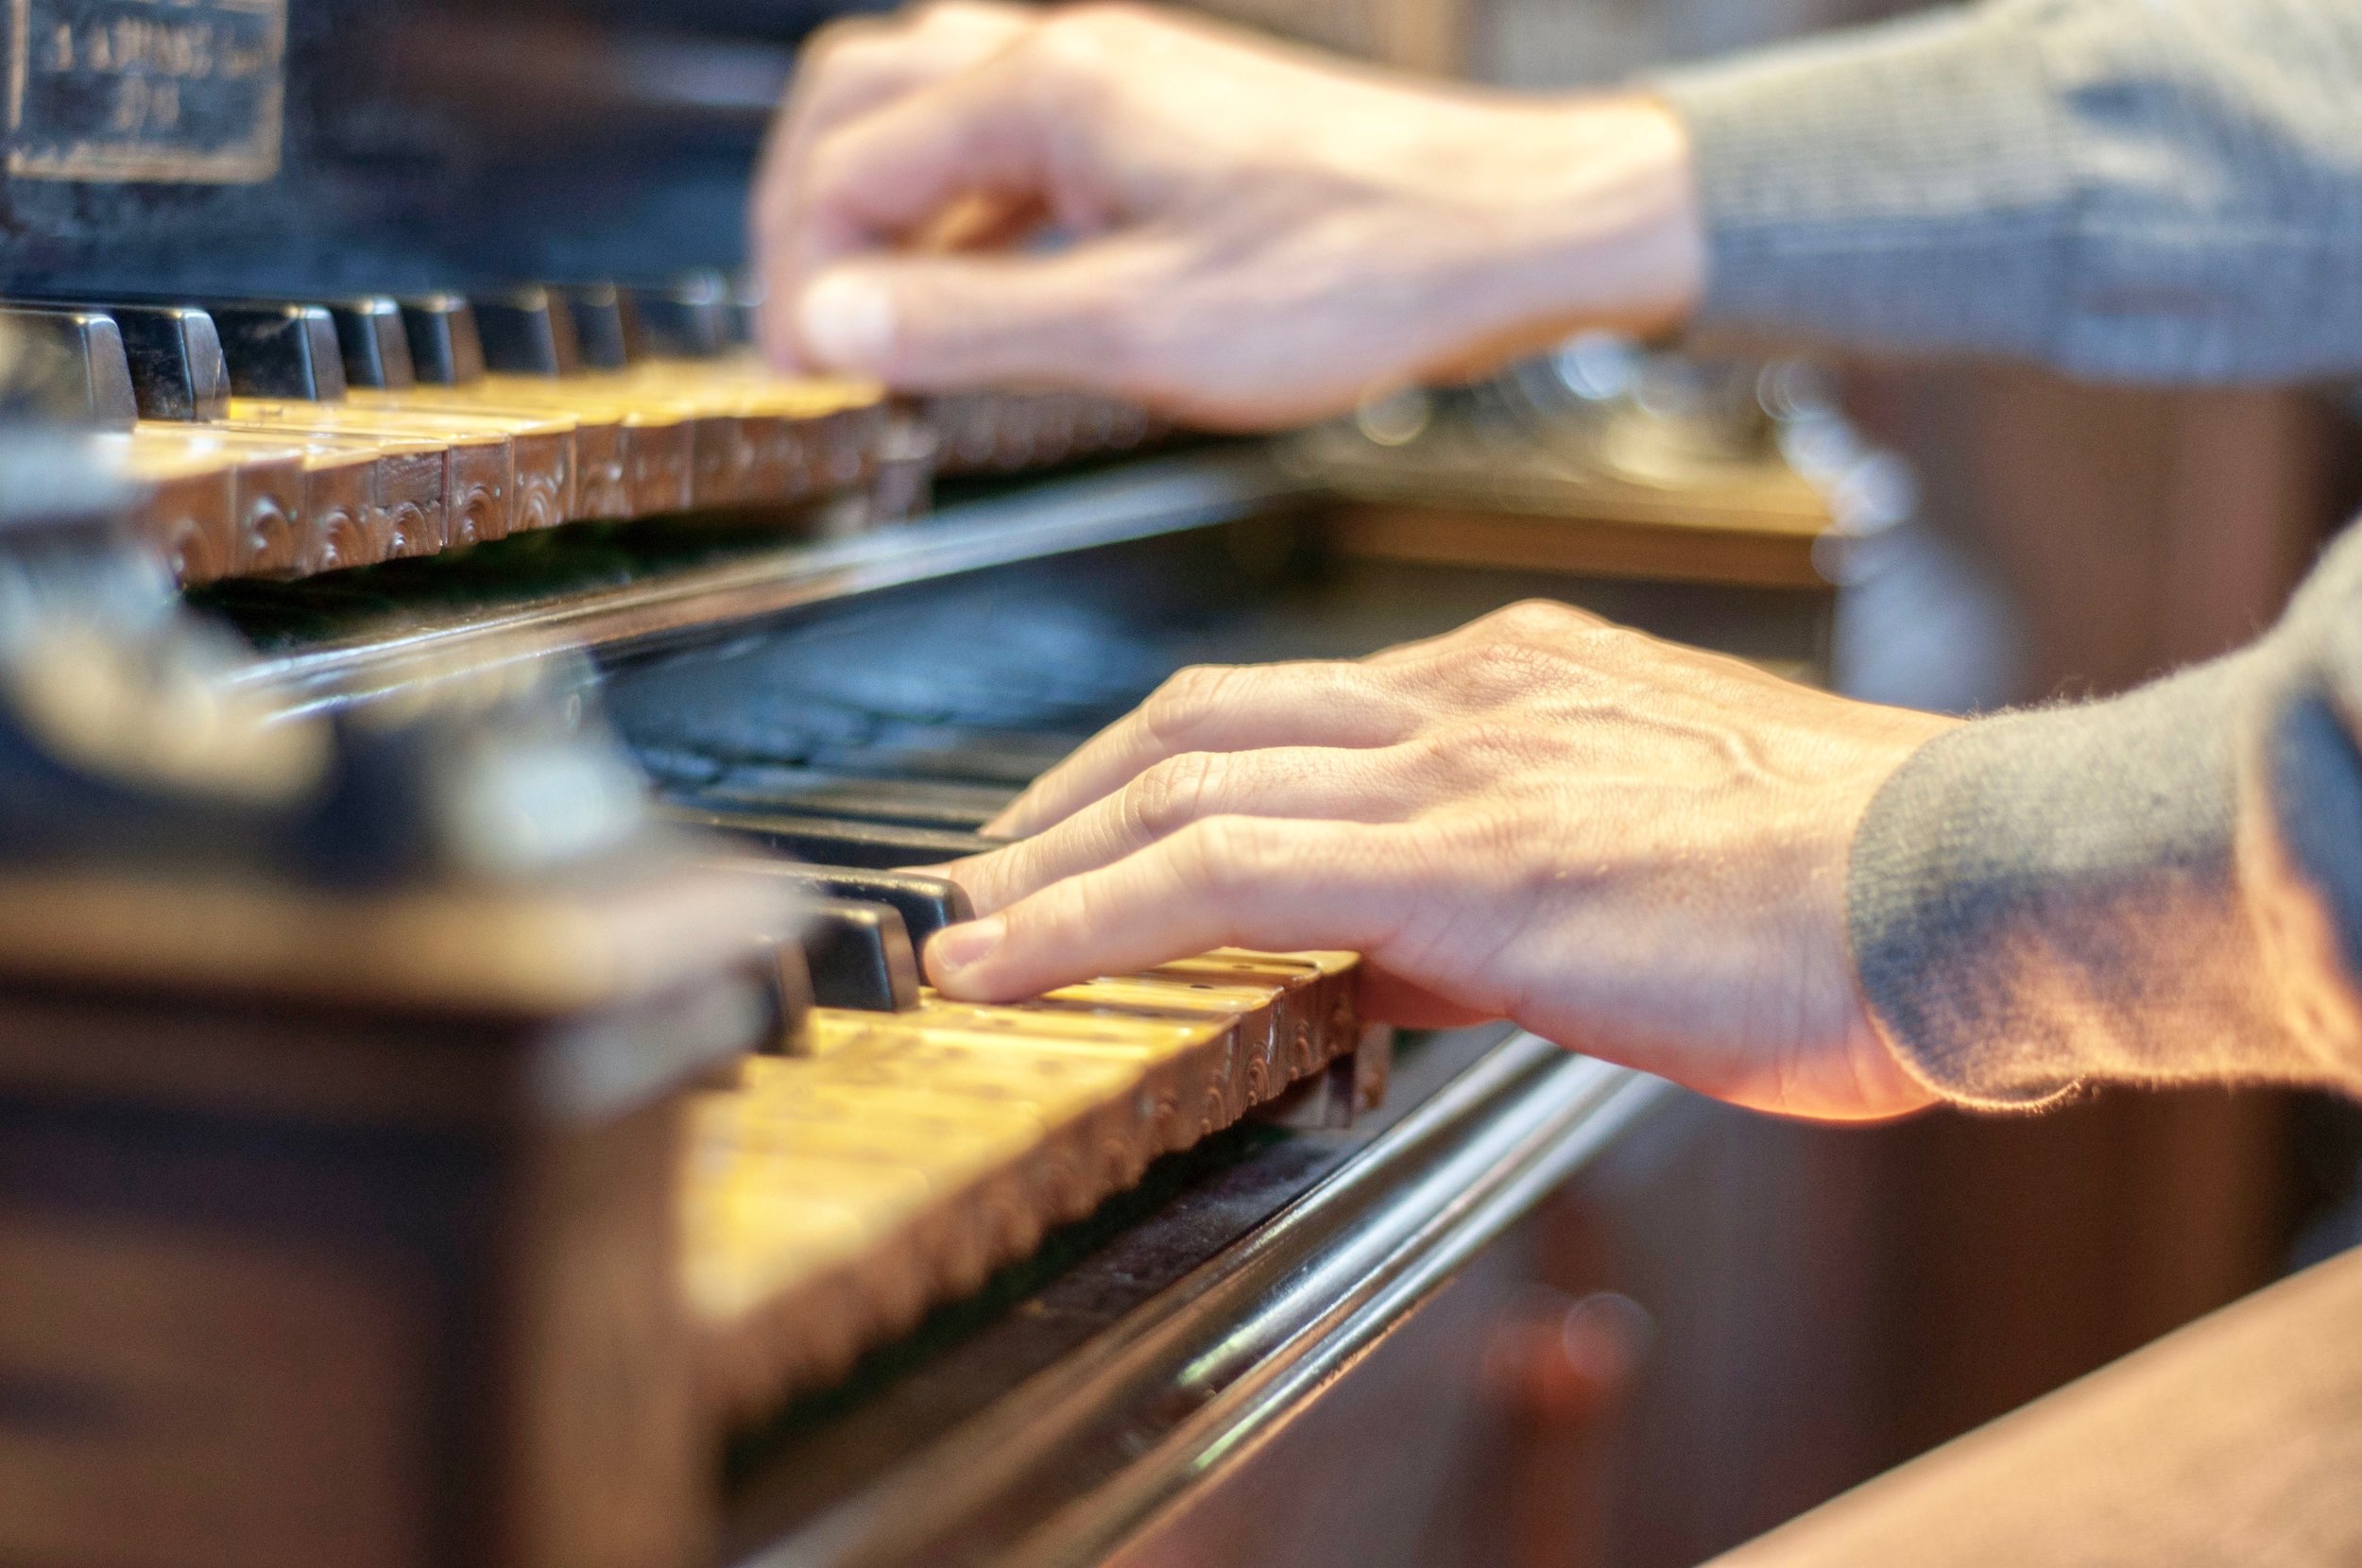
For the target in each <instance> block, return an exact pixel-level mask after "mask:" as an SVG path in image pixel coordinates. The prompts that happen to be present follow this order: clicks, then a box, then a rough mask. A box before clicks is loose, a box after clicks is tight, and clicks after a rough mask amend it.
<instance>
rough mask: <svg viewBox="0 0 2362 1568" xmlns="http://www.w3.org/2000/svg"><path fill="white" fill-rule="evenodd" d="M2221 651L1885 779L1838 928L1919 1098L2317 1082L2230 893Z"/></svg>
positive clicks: (2236, 708)
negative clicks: (2233, 1080)
mask: <svg viewBox="0 0 2362 1568" xmlns="http://www.w3.org/2000/svg"><path fill="white" fill-rule="evenodd" d="M2265 669H2266V665H2265V663H2264V661H2263V656H2262V655H2261V654H2258V653H2251V654H2247V655H2241V656H2234V657H2233V658H2229V659H2224V660H2221V661H2218V662H2217V663H2216V664H2212V665H2208V666H2204V667H2201V668H2200V669H2199V670H2196V671H2193V672H2191V673H2187V674H2184V675H2182V676H2178V677H2176V678H2174V679H2172V680H2168V681H2164V682H2161V683H2159V684H2157V685H2155V686H2152V687H2148V688H2147V689H2145V690H2141V691H2139V692H2136V693H2134V694H2133V695H2131V696H2130V697H2123V698H2118V699H2116V700H2114V701H2112V702H2105V703H2095V704H2090V705H2086V706H2081V707H2060V708H2051V709H2046V710H2041V711H2035V712H2029V713H2021V714H2011V715H2004V716H2001V717H1997V718H1993V719H1986V720H1981V721H1978V722H1977V723H1976V724H1969V725H1966V726H1965V727H1963V728H1961V729H1959V730H1955V731H1953V732H1952V733H1951V734H1949V735H1946V736H1943V737H1942V738H1940V739H1938V740H1937V741H1932V742H1930V743H1929V744H1928V745H1927V746H1926V747H1925V748H1924V749H1922V750H1921V751H1920V753H1919V754H1918V755H1917V756H1915V757H1913V758H1911V759H1910V760H1909V761H1908V762H1907V763H1906V764H1905V765H1904V766H1903V767H1902V768H1901V769H1900V770H1899V771H1898V772H1897V773H1896V774H1895V775H1894V776H1893V777H1892V778H1891V779H1889V780H1888V781H1887V784H1886V786H1885V787H1884V788H1883V789H1881V790H1880V792H1879V793H1878V795H1877V798H1876V799H1875V800H1874V801H1873V802H1872V804H1871V809H1870V811H1869V813H1868V815H1867V816H1866V817H1865V818H1864V820H1863V823H1862V826H1861V827H1860V829H1859V831H1858V832H1857V834H1856V836H1855V840H1854V845H1853V861H1852V868H1851V872H1850V875H1849V878H1848V886H1847V903H1848V911H1847V914H1848V927H1849V934H1850V935H1851V938H1852V941H1853V947H1854V961H1855V966H1856V972H1857V975H1858V976H1859V978H1860V980H1861V984H1862V989H1863V993H1864V995H1865V997H1867V999H1868V1000H1869V1002H1870V1005H1871V1008H1872V1010H1873V1011H1874V1013H1875V1014H1876V1015H1877V1018H1878V1020H1879V1022H1880V1024H1881V1025H1882V1026H1883V1027H1884V1028H1885V1029H1886V1031H1887V1032H1888V1034H1889V1035H1890V1036H1891V1038H1892V1039H1893V1040H1894V1042H1895V1044H1896V1045H1897V1046H1898V1047H1899V1048H1901V1049H1902V1050H1903V1052H1904V1053H1905V1055H1906V1057H1907V1058H1908V1060H1909V1062H1910V1063H1911V1065H1913V1066H1914V1067H1916V1068H1917V1070H1918V1071H1919V1072H1920V1074H1921V1075H1922V1076H1923V1077H1925V1078H1926V1081H1927V1082H1929V1083H1930V1084H1931V1085H1932V1086H1933V1087H1935V1088H1936V1089H1937V1090H1939V1091H1940V1092H1942V1093H1943V1094H1944V1095H1946V1096H1948V1097H1950V1098H1951V1099H1955V1100H1958V1101H1960V1102H1963V1103H1967V1104H1972V1105H1981V1106H1988V1107H1994V1108H2018V1109H2023V1108H2026V1107H2029V1106H2034V1105H2039V1104H2042V1103H2044V1102H2045V1101H2046V1100H2048V1099H2053V1098H2055V1097H2057V1096H2059V1095H2061V1094H2062V1093H2066V1092H2068V1091H2070V1090H2072V1089H2073V1088H2074V1087H2075V1085H2076V1084H2078V1083H2079V1082H2082V1081H2085V1080H2102V1079H2104V1080H2120V1081H2139V1082H2173V1081H2188V1080H2196V1079H2203V1078H2220V1077H2249V1078H2274V1079H2288V1080H2300V1079H2314V1080H2318V1079H2319V1077H2320V1076H2321V1069H2320V1066H2319V1063H2318V1062H2316V1061H2313V1060H2312V1059H2310V1058H2309V1057H2308V1056H2307V1055H2306V1053H2305V1052H2304V1051H2303V1050H2302V1048H2301V1047H2299V1046H2298V1045H2297V1043H2296V1042H2294V1041H2291V1040H2289V1039H2287V1038H2286V1036H2285V1031H2284V1030H2283V1029H2282V1027H2281V1024H2280V1021H2279V1019H2280V1008H2279V1003H2278V1000H2277V998H2276V997H2274V996H2273V995H2272V993H2271V985H2270V980H2269V977H2268V974H2267V972H2266V965H2265V963H2264V962H2263V955H2262V952H2261V949H2260V946H2259V945H2258V941H2257V937H2256V933H2255V931H2254V930H2253V929H2252V928H2251V922H2250V921H2249V919H2248V916H2247V912H2246V909H2245V905H2244V902H2243V900H2242V898H2241V895H2240V891H2239V883H2238V871H2237V865H2236V854H2235V847H2234V829H2235V815H2236V810H2237V801H2238V787H2237V776H2236V771H2235V768H2234V757H2235V756H2236V749H2237V742H2236V741H2235V740H2234V730H2235V729H2236V727H2237V719H2238V716H2239V715H2240V713H2241V712H2242V709H2243V708H2245V707H2248V705H2249V704H2251V702H2252V700H2253V698H2254V697H2255V696H2256V694H2257V692H2258V688H2259V683H2260V681H2261V680H2262V677H2263V673H2264V671H2265Z"/></svg>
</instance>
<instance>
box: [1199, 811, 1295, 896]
mask: <svg viewBox="0 0 2362 1568" xmlns="http://www.w3.org/2000/svg"><path fill="white" fill-rule="evenodd" d="M1180 838H1181V840H1183V841H1186V843H1185V844H1183V853H1184V855H1185V857H1186V859H1185V861H1184V864H1185V867H1186V870H1187V874H1188V876H1189V879H1190V883H1191V884H1192V885H1193V886H1195V887H1196V888H1198V889H1199V890H1200V891H1201V892H1203V893H1205V894H1206V895H1208V896H1210V897H1212V898H1214V899H1215V900H1216V901H1217V902H1222V901H1227V900H1230V899H1234V898H1236V897H1238V896H1240V895H1242V894H1245V893H1248V892H1250V891H1252V890H1253V889H1254V888H1256V887H1257V886H1258V884H1260V882H1261V881H1262V879H1263V878H1264V877H1265V876H1266V875H1267V874H1268V872H1269V870H1270V867H1271V863H1272V860H1273V855H1274V843H1273V838H1272V833H1271V830H1270V828H1269V827H1266V826H1265V825H1264V824H1262V823H1259V822H1258V821H1256V820H1255V819H1254V818H1252V817H1234V816H1223V817H1205V818H1202V819H1200V820H1199V821H1197V822H1195V823H1193V824H1191V825H1190V827H1188V828H1186V829H1184V830H1183V832H1182V834H1181V835H1180Z"/></svg>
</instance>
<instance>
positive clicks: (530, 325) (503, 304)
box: [470, 285, 583, 376]
mask: <svg viewBox="0 0 2362 1568" xmlns="http://www.w3.org/2000/svg"><path fill="white" fill-rule="evenodd" d="M470 303H471V304H473V305H474V306H475V324H476V332H477V333H478V335H480V336H481V337H482V338H483V339H484V363H485V366H487V367H488V368H489V369H493V370H502V371H506V372H509V373H511V374H514V375H521V376H572V375H575V374H578V373H579V372H580V371H581V369H582V367H583V363H582V346H581V344H580V343H578V342H577V341H576V340H575V337H574V318H573V313H572V312H570V311H568V310H567V309H566V307H565V305H564V303H563V302H562V301H560V300H559V299H558V298H556V296H554V295H553V294H551V292H550V291H549V290H548V289H545V288H542V287H540V286H539V285H534V286H531V287H527V288H521V289H511V290H509V291H508V292H507V293H505V294H483V295H477V296H475V297H473V298H472V299H471V301H470Z"/></svg>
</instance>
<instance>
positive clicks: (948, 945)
mask: <svg viewBox="0 0 2362 1568" xmlns="http://www.w3.org/2000/svg"><path fill="white" fill-rule="evenodd" d="M1005 925H1006V923H1005V922H1003V921H1002V920H1001V917H1000V916H999V915H997V914H988V915H986V916H984V918H983V919H982V920H970V921H968V922H967V924H965V925H960V926H948V927H946V928H944V929H942V930H940V931H938V932H936V933H935V939H934V940H933V942H931V943H929V944H927V963H928V967H929V968H931V969H933V970H934V971H935V973H936V974H937V975H938V976H946V975H954V974H957V973H959V972H960V971H961V970H963V969H967V968H972V967H974V966H975V965H976V964H979V963H983V962H984V960H985V959H988V958H990V957H991V956H992V954H993V950H994V949H995V948H997V947H999V946H1001V937H1002V935H1003V934H1005Z"/></svg>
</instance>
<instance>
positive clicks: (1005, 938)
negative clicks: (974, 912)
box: [926, 604, 1957, 1118]
mask: <svg viewBox="0 0 2362 1568" xmlns="http://www.w3.org/2000/svg"><path fill="white" fill-rule="evenodd" d="M1955 723H1957V721H1955V720H1951V719H1945V718H1940V717H1936V716H1932V715H1928V714H1922V713H1912V712H1907V711H1904V710H1902V709H1897V708H1887V707H1874V706H1873V705H1871V704H1867V703H1857V702H1851V701H1848V700H1846V699H1844V698H1841V697H1834V696H1830V695H1828V694H1827V693H1825V692H1821V691H1816V690H1810V689H1809V688H1806V687H1803V686H1798V685H1795V684H1792V683H1790V682H1788V681H1785V680H1781V679H1779V678H1777V677H1776V676H1772V675H1770V674H1766V673H1763V672H1762V671H1759V670H1756V669H1754V667H1752V666H1750V665H1747V664H1743V663H1740V662H1738V661H1737V660H1735V659H1729V658H1724V657H1721V656H1717V655H1712V654H1705V653H1700V652H1697V651H1695V650H1692V649H1687V648H1682V647H1679V646H1676V645H1674V644H1671V643H1666V642H1660V641H1657V640H1656V639H1653V638H1649V637H1644V636H1641V635H1639V634H1637V633H1635V632H1628V631H1623V630H1619V629H1617V628H1616V627H1613V626H1610V625H1608V624H1607V623H1605V622H1601V621H1600V620H1598V619H1597V618H1596V617H1593V616H1590V615H1587V614H1584V613H1583V612H1582V611H1579V610H1573V609H1569V608H1567V607H1566V606H1565V605H1548V604H1532V605H1516V606H1515V607H1513V608H1510V609H1506V610H1502V611H1500V612H1498V613H1497V614H1494V615H1490V616H1486V617H1485V618H1484V619H1482V620H1481V621H1478V622H1474V623H1473V624H1471V625H1468V626H1465V627H1463V628H1462V629H1461V630H1459V631H1457V632H1453V633H1451V634H1449V635H1447V636H1445V637H1441V638H1436V639H1432V640H1429V641H1426V642H1418V643H1412V644H1410V645H1407V646H1405V647H1401V648H1397V649H1393V650H1391V651H1389V652H1386V653H1383V654H1379V655H1377V656H1373V657H1371V658H1367V659H1362V660H1360V661H1358V662H1352V663H1307V664H1279V665H1269V666H1262V667H1246V668H1239V669H1200V670H1192V671H1186V672H1184V673H1182V674H1180V675H1178V676H1175V677H1174V678H1173V679H1172V681H1170V682H1168V683H1167V684H1166V685H1165V687H1164V688H1163V689H1162V690H1159V691H1158V692H1157V693H1156V694H1155V696H1154V697H1152V698H1150V699H1149V701H1148V702H1147V704H1146V705H1144V706H1143V707H1141V708H1140V709H1139V710H1138V712H1136V713H1134V714H1133V715H1131V716H1130V717H1129V718H1126V719H1123V720H1121V721H1120V722H1118V723H1117V724H1114V725H1113V726H1111V727H1110V728H1108V729H1107V730H1105V731H1104V732H1103V733H1102V734H1100V735H1099V736H1098V737H1096V738H1095V739H1093V740H1092V741H1089V742H1088V743H1087V744H1086V745H1085V746H1084V747H1082V749H1081V750H1079V751H1077V752H1076V753H1075V754H1074V755H1073V756H1072V757H1071V758H1069V759H1068V760H1067V761H1065V762H1063V763H1061V764H1060V765H1059V766H1058V767H1057V768H1055V769H1053V770H1052V771H1051V772H1050V773H1049V774H1047V775H1043V777H1042V778H1041V779H1040V780H1039V781H1038V782H1036V784H1035V785H1034V786H1033V788H1031V789H1030V790H1028V791H1026V792H1025V793H1024V794H1023V795H1022V796H1020V797H1019V798H1018V801H1017V802H1016V803H1015V804H1014V805H1013V806H1011V807H1010V809H1009V810H1008V811H1007V812H1005V813H1004V814H1003V815H1002V816H1001V818H1000V819H999V820H998V821H996V822H995V823H993V824H992V825H991V827H992V830H994V831H998V832H1003V833H1009V834H1018V835H1030V836H1029V837H1026V838H1025V840H1024V842H1022V843H1020V844H1016V845H1013V846H1012V847H1010V848H1008V849H1005V850H1001V851H997V852H995V853H993V854H991V855H986V856H981V857H978V858H975V859H972V860H967V861H958V862H956V863H954V864H952V865H951V866H950V867H948V868H945V869H946V870H947V872H948V874H949V875H950V876H951V877H952V878H956V879H957V880H958V881H959V882H961V883H962V884H963V885H964V886H966V887H967V890H968V892H969V894H970V895H971V896H972V897H973V899H974V900H975V904H976V907H977V909H978V910H979V911H980V912H983V914H984V918H982V919H979V920H976V921H973V922H970V923H969V924H967V925H964V926H955V927H952V928H950V929H948V930H946V931H944V932H942V933H941V934H939V935H938V936H937V937H936V938H935V940H934V941H933V943H931V944H930V945H929V946H928V949H927V955H926V958H927V967H928V970H929V972H930V974H931V975H932V977H933V980H934V982H935V984H936V985H937V986H939V987H940V988H941V989H942V990H943V991H945V992H946V993H948V994H950V995H951V996H954V997H964V998H967V999H970V1000H977V1001H1002V1000H1009V999H1013V998H1016V997H1023V996H1029V995H1032V994H1034V993H1036V992H1040V991H1043V990H1047V989H1049V988H1051V987H1053V986H1056V985H1060V984H1064V983H1067V982H1069V981H1072V980H1081V979H1084V978H1086V977H1087V976H1092V975H1102V974H1121V973H1124V972H1127V971H1130V970H1133V969H1138V968H1142V967H1146V966H1148V965H1150V964H1154V963H1161V962H1164V961H1167V960H1170V959H1173V958H1178V957H1182V956H1185V955H1188V954H1191V953H1195V952H1200V951H1203V950H1205V949H1207V948H1209V947H1215V946H1224V945H1225V944H1236V945H1239V946H1250V947H1263V948H1278V949H1288V948H1350V949H1352V950H1354V951H1358V952H1360V953H1361V954H1363V955H1364V965H1363V970H1362V975H1363V988H1362V995H1363V1001H1364V1006H1365V1010H1366V1011H1367V1012H1368V1013H1369V1014H1371V1015H1372V1016H1375V1017H1380V1018H1389V1019H1392V1020H1394V1021H1395V1022H1398V1023H1406V1024H1450V1023H1461V1022H1471V1021H1475V1020H1477V1019H1481V1018H1487V1017H1503V1016H1506V1017H1510V1018H1514V1019H1515V1020H1516V1021H1517V1022H1518V1023H1520V1024H1522V1025H1524V1026H1525V1027H1527V1028H1528V1029H1531V1030H1532V1031H1534V1032H1536V1033H1538V1034H1541V1035H1544V1036H1546V1037H1548V1038H1549V1039H1552V1040H1556V1041H1559V1042H1561V1043H1562V1044H1565V1045H1568V1046H1572V1047H1575V1048H1580V1049H1583V1050H1585V1051H1589V1052H1591V1053H1592V1054H1594V1055H1598V1056H1602V1057H1606V1058H1608V1059H1610V1060H1612V1061H1616V1062H1621V1063H1625V1064H1628V1065H1633V1066H1637V1067H1641V1068H1644V1069H1646V1070H1648V1071H1651V1072H1655V1073H1660V1074H1662V1075H1664V1076H1665V1077H1668V1078H1671V1079H1673V1080H1675V1081H1677V1082H1682V1083H1686V1084H1688V1085H1689V1086H1691V1087H1692V1088H1696V1089H1700V1090H1703V1091H1704V1092H1705V1093H1708V1094H1712V1095H1715V1096H1718V1097H1720V1098H1721V1099H1731V1100H1737V1101H1738V1102H1740V1103H1743V1104H1748V1105H1754V1106H1759V1107H1763V1108H1766V1109H1770V1110H1777V1111H1784V1112H1789V1113H1791V1114H1795V1115H1800V1116H1826V1117H1843V1118H1854V1117H1869V1116H1891V1115H1896V1114H1899V1113H1902V1112H1905V1111H1908V1110H1912V1109H1916V1108H1917V1107H1919V1106H1922V1105H1926V1104H1927V1103H1929V1102H1930V1101H1932V1099H1934V1098H1935V1097H1934V1096H1933V1095H1932V1094H1931V1093H1930V1092H1929V1091H1928V1090H1927V1089H1926V1086H1924V1085H1923V1084H1922V1083H1920V1082H1918V1080H1917V1079H1915V1078H1914V1077H1912V1076H1911V1074H1910V1073H1909V1072H1908V1070H1906V1068H1905V1067H1904V1065H1902V1062H1901V1059H1900V1058H1899V1057H1897V1056H1896V1054H1895V1053H1894V1051H1893V1050H1892V1048H1891V1047H1890V1046H1889V1045H1888V1044H1887V1043H1886V1040H1885V1038H1884V1037H1883V1036H1882V1035H1881V1034H1880V1033H1879V1031H1878V1029H1877V1026H1876V1024H1875V1023H1874V1021H1873V1019H1872V1018H1871V1016H1870V1014H1869V1011H1868V1009H1867V1008H1866V1007H1865V1006H1864V1004H1863V1002H1862V1000H1861V998H1860V996H1859V994H1858V992H1857V989H1856V986H1855V983H1854V974H1853V963H1852V960H1851V958H1850V956H1849V952H1848V947H1847V942H1846V933H1845V875H1846V858H1847V846H1848V845H1849V844H1850V843H1851V842H1852V839H1853V835H1854V829H1855V827H1856V825H1857V823H1859V821H1860V820H1861V816H1862V813H1863V811H1864V810H1866V809H1867V808H1868V806H1869V803H1870V798H1871V796H1872V795H1873V794H1874V793H1875V792H1876V791H1877V788H1878V786H1879V785H1880V784H1881V783H1882V782H1883V781H1884V780H1885V779H1886V778H1887V776H1888V775H1890V774H1891V773H1892V772H1893V771H1894V769H1895V768H1897V767H1899V766H1900V765H1901V764H1902V762H1903V760H1904V758H1907V757H1908V756H1909V755H1910V754H1911V752H1912V751H1914V750H1915V749H1916V748H1917V747H1918V746H1919V745H1921V744H1922V743H1923V742H1925V741H1927V740H1929V739H1931V738H1932V737H1934V736H1935V735H1937V734H1940V733H1942V732H1943V730H1945V729H1947V728H1949V727H1950V726H1951V725H1952V724H1955Z"/></svg>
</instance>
